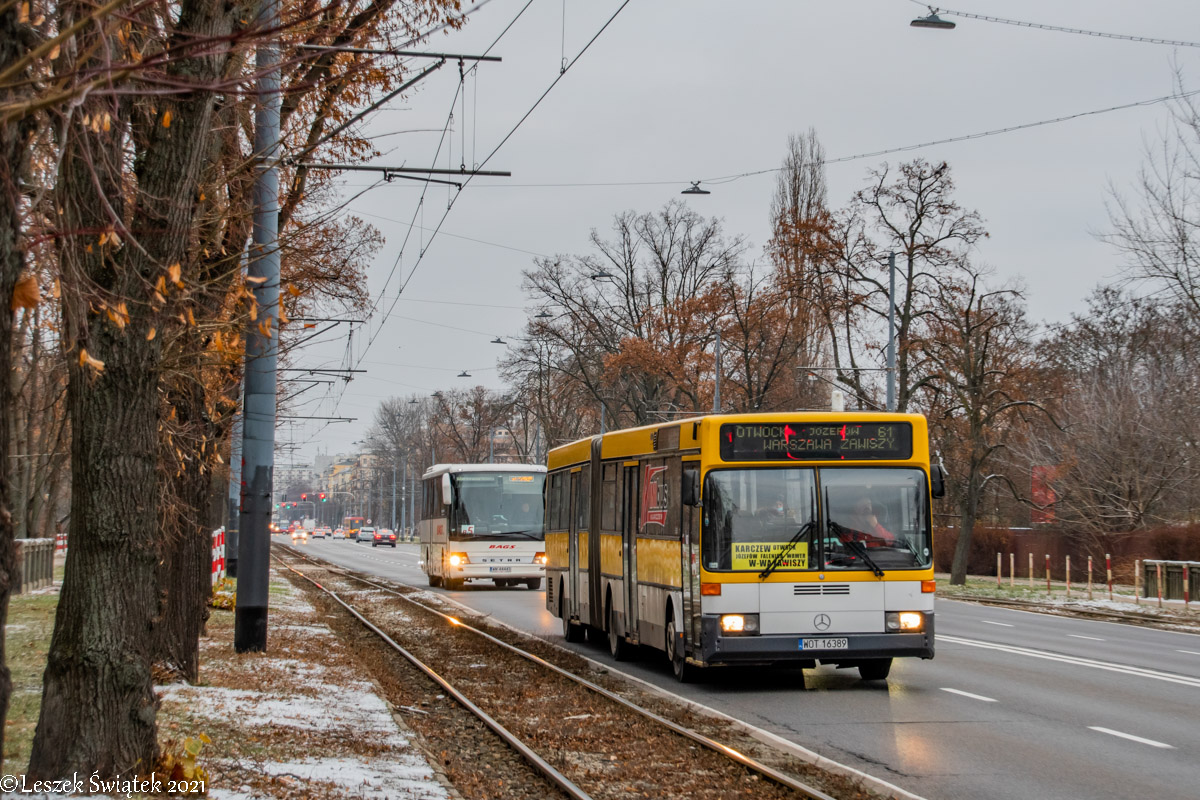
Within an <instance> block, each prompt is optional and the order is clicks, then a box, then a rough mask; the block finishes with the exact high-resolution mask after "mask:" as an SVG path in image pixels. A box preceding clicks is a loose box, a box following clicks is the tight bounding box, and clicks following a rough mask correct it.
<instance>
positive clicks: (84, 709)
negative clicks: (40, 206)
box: [29, 0, 237, 779]
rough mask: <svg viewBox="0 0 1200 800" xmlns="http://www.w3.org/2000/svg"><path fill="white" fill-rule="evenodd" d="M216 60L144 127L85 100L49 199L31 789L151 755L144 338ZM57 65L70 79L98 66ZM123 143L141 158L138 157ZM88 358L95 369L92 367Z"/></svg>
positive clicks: (170, 250)
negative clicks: (50, 471)
mask: <svg viewBox="0 0 1200 800" xmlns="http://www.w3.org/2000/svg"><path fill="white" fill-rule="evenodd" d="M235 13H237V12H236V9H234V8H233V7H229V8H227V7H226V6H225V4H224V3H222V2H216V0H195V2H184V3H183V4H182V5H181V7H180V16H179V21H178V23H177V24H176V26H175V30H174V32H173V37H172V38H177V39H187V38H189V37H192V36H199V37H202V38H203V37H206V36H212V37H213V38H214V41H219V40H220V38H221V37H222V36H227V35H228V34H229V33H230V31H231V28H232V19H233V15H234V14H235ZM106 33H107V32H101V33H100V34H96V35H105V34H106ZM80 36H83V34H80ZM77 38H78V37H77ZM92 44H95V45H96V47H90V46H89V45H92ZM105 46H111V47H113V48H114V49H119V48H120V42H119V41H118V40H117V39H116V38H115V36H114V38H112V39H110V40H108V41H106V42H92V41H88V38H87V37H86V36H84V40H83V41H81V42H80V44H79V48H78V50H77V52H80V53H91V52H98V51H100V50H103V49H104V47H105ZM226 59H227V51H225V50H222V49H221V48H214V49H212V50H208V51H206V52H204V53H203V54H199V55H196V56H194V57H192V58H188V59H181V60H180V61H178V62H175V63H174V64H173V65H172V66H171V67H170V68H169V69H168V71H169V72H171V73H172V77H173V78H174V79H176V80H177V81H181V82H187V83H189V84H190V85H191V86H192V87H193V90H192V91H190V92H188V93H183V94H179V95H176V96H175V97H164V98H163V99H162V100H161V102H159V103H157V109H156V110H155V111H154V112H153V114H152V115H148V116H145V117H138V116H135V115H134V114H132V113H131V111H130V106H129V105H127V104H128V103H132V102H135V101H134V100H119V101H118V100H114V99H113V98H111V97H104V96H99V97H98V96H96V95H95V94H93V95H89V96H88V97H87V98H86V99H85V100H83V101H81V102H80V107H79V109H78V111H77V113H76V115H75V117H74V119H75V121H74V122H73V124H72V126H71V127H70V129H69V130H67V131H66V139H65V141H64V143H63V145H62V147H63V157H62V167H61V169H60V173H59V176H58V183H57V186H56V194H57V196H56V200H57V201H58V206H59V207H60V208H62V209H63V211H62V213H61V215H60V219H61V224H62V226H63V231H62V232H61V235H60V236H59V240H58V242H59V247H60V264H61V268H62V271H63V275H64V285H63V293H62V302H63V309H64V322H65V330H64V343H65V346H66V349H67V351H68V352H69V353H71V356H72V357H71V359H70V362H69V368H68V385H67V407H68V410H69V412H70V415H71V426H72V427H71V432H72V446H71V474H72V479H73V485H72V493H71V523H70V536H71V547H70V549H69V550H68V554H67V559H68V563H67V569H66V577H65V579H64V581H63V587H62V593H61V598H60V601H59V607H58V612H57V614H56V616H55V627H54V635H53V638H52V639H51V643H50V653H49V656H48V659H47V666H46V672H45V677H44V688H43V693H42V707H41V715H40V717H39V719H38V726H37V731H36V732H35V735H34V741H33V754H32V757H31V759H30V764H29V776H30V777H31V778H33V779H53V778H58V777H61V776H64V775H70V774H71V773H73V772H80V773H84V774H89V775H90V774H91V773H92V772H93V771H98V772H99V773H100V775H101V776H102V777H111V776H113V775H116V774H125V775H127V774H129V773H130V772H131V771H134V770H139V769H140V770H144V769H147V768H149V767H151V766H152V765H153V764H154V763H155V761H156V760H157V757H158V743H157V731H156V727H155V716H156V714H157V710H158V702H157V699H156V698H155V694H154V686H153V680H152V677H151V671H150V663H151V662H150V653H151V651H152V646H153V642H154V637H155V635H156V632H155V628H156V625H157V624H158V622H159V620H158V619H157V613H158V610H159V603H158V599H159V598H158V593H157V579H158V563H159V559H160V551H159V547H160V537H159V531H158V522H159V497H158V492H157V491H156V488H157V486H158V485H159V482H158V480H157V475H156V472H157V466H158V457H157V456H158V453H159V408H160V403H161V402H162V401H161V398H160V396H159V384H160V371H161V363H162V361H161V360H162V353H161V343H162V341H163V338H164V337H163V336H158V337H152V336H151V334H150V330H151V328H153V327H155V326H156V324H160V323H161V322H162V320H161V319H160V316H161V315H160V314H159V312H158V311H156V310H155V309H156V307H157V305H158V303H161V302H162V301H161V300H160V301H157V302H156V301H155V298H154V297H153V292H152V289H151V287H153V286H154V285H155V283H156V281H159V280H161V279H162V278H164V277H166V276H167V275H168V274H169V272H170V270H171V269H172V268H174V267H176V265H181V264H182V263H183V262H186V261H187V260H188V253H189V251H188V248H189V244H190V242H191V240H192V237H193V235H194V230H193V223H194V219H195V214H196V204H197V197H198V189H197V184H198V176H199V175H200V172H201V169H202V167H203V160H204V158H203V157H204V154H205V153H206V152H207V142H208V140H209V138H210V137H211V135H212V132H211V119H212V108H213V97H214V95H213V93H212V88H211V84H212V81H213V80H214V79H215V78H217V77H218V76H219V75H220V74H221V70H222V67H223V65H224V63H225V61H226ZM61 62H62V63H61V64H60V69H64V70H68V71H70V70H72V69H79V68H85V67H89V66H91V67H99V68H104V64H103V63H98V64H76V63H72V62H71V60H70V59H69V58H64V59H62V60H61ZM168 111H169V112H171V114H172V116H173V121H172V122H171V123H170V124H169V125H168V124H167V123H166V116H165V115H166V113H167V112H168ZM107 114H111V116H112V118H113V125H112V130H111V132H110V131H109V130H99V131H97V130H89V129H88V128H87V127H86V126H85V124H84V123H83V121H82V119H83V117H85V116H89V115H91V116H93V117H95V115H101V116H103V115H107ZM131 118H133V119H135V120H136V122H132V123H131V122H130V121H129V120H130V119H131ZM106 127H107V126H106ZM130 144H132V145H133V146H135V147H136V148H137V151H138V152H137V155H136V158H134V159H133V160H132V161H131V160H130V159H129V155H128V149H127V145H130ZM130 164H132V167H133V174H132V175H131V174H130V173H129V172H128V165H130ZM131 186H133V187H136V190H135V191H131ZM110 209H111V214H110V211H109V210H110ZM125 225H128V226H129V230H127V231H125V238H130V237H135V238H136V244H135V243H133V242H130V243H127V244H126V245H125V246H123V247H122V246H116V245H113V244H111V243H110V244H103V243H98V242H97V241H96V237H95V234H94V233H93V232H94V231H96V230H101V231H103V230H111V229H113V228H114V227H116V228H121V229H123V226H125ZM68 279H69V280H68ZM125 301H128V308H127V311H126V313H127V315H128V316H127V317H126V318H125V319H121V318H120V317H119V316H118V318H117V319H113V316H112V315H110V314H106V313H104V311H103V310H102V309H103V306H102V305H100V304H109V308H111V304H112V303H114V302H115V303H123V302H125ZM85 348H86V350H87V353H86V356H87V357H90V358H95V359H99V360H100V361H102V362H103V365H102V367H97V366H96V365H89V364H88V363H87V362H86V358H85V353H84V352H83V350H84V349H85Z"/></svg>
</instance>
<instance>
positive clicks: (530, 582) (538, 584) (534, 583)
mask: <svg viewBox="0 0 1200 800" xmlns="http://www.w3.org/2000/svg"><path fill="white" fill-rule="evenodd" d="M525 588H526V589H528V590H529V591H531V592H536V591H538V590H540V589H541V588H542V579H541V578H529V579H527V580H526V581H525Z"/></svg>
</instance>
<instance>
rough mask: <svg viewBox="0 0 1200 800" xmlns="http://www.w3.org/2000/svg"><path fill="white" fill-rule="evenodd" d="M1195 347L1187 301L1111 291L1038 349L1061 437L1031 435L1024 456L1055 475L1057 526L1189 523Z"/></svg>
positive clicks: (1198, 474) (1199, 383)
mask: <svg viewBox="0 0 1200 800" xmlns="http://www.w3.org/2000/svg"><path fill="white" fill-rule="evenodd" d="M1198 344H1200V342H1198V341H1197V339H1196V337H1195V335H1194V332H1193V328H1192V326H1191V310H1190V308H1189V307H1188V306H1187V305H1186V303H1185V302H1183V301H1181V302H1180V303H1178V304H1175V305H1173V306H1163V305H1161V304H1159V303H1156V302H1154V301H1151V300H1144V299H1138V298H1133V297H1130V296H1128V295H1126V294H1124V293H1123V292H1121V291H1120V290H1118V289H1115V288H1112V287H1105V288H1101V289H1099V290H1097V292H1096V293H1095V294H1094V295H1093V297H1092V299H1091V302H1090V309H1089V313H1088V314H1087V315H1079V316H1076V317H1074V318H1073V321H1072V324H1071V325H1069V326H1066V327H1064V328H1063V329H1062V330H1060V331H1059V332H1058V333H1057V334H1056V335H1055V336H1053V337H1051V338H1050V339H1048V340H1047V341H1045V342H1043V343H1042V345H1041V346H1040V348H1039V358H1040V360H1041V361H1042V362H1043V363H1044V364H1046V365H1047V368H1048V369H1049V370H1052V371H1053V372H1054V373H1055V374H1056V375H1057V376H1058V380H1060V381H1061V382H1062V383H1063V392H1062V394H1063V398H1062V401H1061V404H1060V409H1059V410H1058V411H1057V412H1056V416H1057V417H1058V418H1059V420H1060V422H1061V424H1062V426H1063V430H1062V431H1057V430H1055V429H1053V428H1048V429H1044V430H1042V431H1040V435H1037V436H1033V437H1030V439H1029V440H1028V442H1027V444H1026V445H1025V449H1026V451H1027V452H1026V455H1025V458H1026V460H1027V461H1028V462H1029V463H1031V464H1034V465H1048V466H1050V467H1052V468H1053V469H1052V474H1053V478H1052V480H1051V482H1050V485H1051V488H1052V489H1053V491H1054V494H1055V497H1056V500H1055V503H1054V511H1055V515H1056V517H1057V518H1058V519H1059V520H1060V521H1061V522H1062V523H1063V524H1065V525H1068V526H1071V527H1073V528H1075V529H1077V530H1082V531H1087V532H1092V533H1098V534H1099V533H1122V532H1129V531H1135V530H1138V529H1142V528H1145V527H1146V526H1148V525H1151V524H1155V523H1163V522H1172V521H1181V520H1191V519H1193V518H1194V515H1195V513H1196V503H1195V500H1194V497H1195V495H1196V491H1197V489H1198V488H1200V462H1198V460H1197V458H1196V455H1195V453H1196V451H1197V447H1200V434H1197V431H1198V430H1200V416H1198V414H1197V412H1196V406H1195V403H1194V398H1195V396H1196V393H1197V391H1200V347H1198Z"/></svg>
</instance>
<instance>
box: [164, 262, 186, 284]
mask: <svg viewBox="0 0 1200 800" xmlns="http://www.w3.org/2000/svg"><path fill="white" fill-rule="evenodd" d="M182 274H183V269H182V268H181V267H180V266H179V262H178V261H176V262H175V263H174V264H172V265H171V266H169V267H167V275H169V276H170V277H171V283H173V284H175V285H176V286H183V281H181V280H180V279H179V278H180V276H181V275H182Z"/></svg>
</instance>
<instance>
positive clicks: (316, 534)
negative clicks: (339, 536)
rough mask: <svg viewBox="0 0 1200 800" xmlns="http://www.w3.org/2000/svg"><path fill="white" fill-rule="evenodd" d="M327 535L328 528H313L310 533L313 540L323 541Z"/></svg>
mask: <svg viewBox="0 0 1200 800" xmlns="http://www.w3.org/2000/svg"><path fill="white" fill-rule="evenodd" d="M328 535H329V528H314V529H313V532H312V537H313V538H314V539H324V538H325V537H326V536H328Z"/></svg>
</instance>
